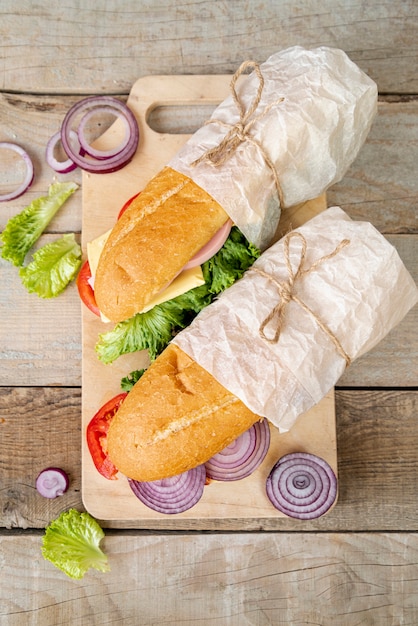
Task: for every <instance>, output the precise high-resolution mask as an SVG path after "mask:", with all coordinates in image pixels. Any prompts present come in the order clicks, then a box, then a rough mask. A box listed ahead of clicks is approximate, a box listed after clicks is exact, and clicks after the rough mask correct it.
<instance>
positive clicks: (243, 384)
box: [173, 207, 418, 431]
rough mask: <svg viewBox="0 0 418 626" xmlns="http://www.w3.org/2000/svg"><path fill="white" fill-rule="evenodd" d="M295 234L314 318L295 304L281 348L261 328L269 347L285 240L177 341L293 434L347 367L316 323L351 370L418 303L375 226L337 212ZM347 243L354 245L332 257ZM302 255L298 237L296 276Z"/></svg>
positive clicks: (293, 256)
mask: <svg viewBox="0 0 418 626" xmlns="http://www.w3.org/2000/svg"><path fill="white" fill-rule="evenodd" d="M292 233H300V234H302V235H303V237H304V238H305V240H306V257H305V260H304V261H303V268H304V269H308V270H309V268H311V271H308V272H307V273H305V274H303V275H301V276H300V277H299V278H297V279H296V280H295V281H294V285H293V290H294V295H295V296H296V297H297V298H299V299H300V302H302V303H303V304H304V305H307V306H308V307H309V308H310V310H311V311H312V314H311V313H310V312H307V311H306V310H305V309H304V308H303V306H301V304H299V302H297V301H294V300H292V299H291V300H290V301H289V302H288V304H287V306H286V308H285V311H284V316H283V317H282V318H281V319H282V322H283V325H282V328H281V333H280V337H279V338H278V340H277V341H276V342H274V341H273V342H270V341H269V340H271V338H272V336H273V335H274V331H275V327H276V326H277V323H278V320H277V319H276V317H273V319H272V320H271V321H270V322H269V323H268V324H267V325H266V327H265V328H264V333H265V336H266V337H267V339H266V338H263V336H262V335H261V334H260V327H262V324H263V322H264V321H265V320H266V319H268V316H269V314H270V313H271V312H272V310H273V309H274V307H275V306H276V305H277V304H280V302H281V298H280V296H279V288H278V284H279V285H283V284H286V282H288V281H289V273H288V268H287V266H286V263H285V256H284V252H285V239H286V238H283V239H281V240H280V241H278V242H277V243H276V244H274V245H273V246H272V247H271V248H269V249H268V250H267V251H265V252H264V253H263V254H262V255H261V257H260V258H259V259H258V260H257V261H256V262H255V264H254V266H253V267H252V268H251V269H250V270H248V271H247V272H246V273H245V274H244V276H243V278H242V279H241V280H239V281H238V282H236V283H235V284H234V285H232V287H230V288H229V289H227V290H226V291H225V292H224V293H223V294H222V295H221V296H220V297H219V299H218V300H216V301H215V302H214V303H212V304H211V305H209V306H208V307H207V308H206V309H204V310H203V311H201V312H200V313H199V315H198V316H197V317H196V318H195V320H194V321H193V322H192V324H191V325H190V326H189V327H188V328H186V329H185V330H183V331H182V332H180V333H179V334H178V335H177V336H176V337H175V338H174V340H173V341H174V343H176V344H177V345H178V346H179V347H180V348H181V349H182V350H183V351H184V352H186V353H187V354H189V356H190V357H192V358H193V359H194V360H195V361H197V362H198V363H199V364H200V365H201V366H202V367H203V368H205V369H206V370H207V371H208V372H210V373H211V374H212V375H213V376H214V377H215V378H216V379H217V380H218V381H219V382H220V383H221V384H222V385H223V386H224V387H225V388H227V389H228V390H229V391H230V392H231V393H233V394H234V395H235V396H237V397H238V398H240V399H241V400H242V402H244V404H246V405H247V406H248V407H249V408H250V409H251V410H252V411H253V412H254V413H256V414H258V415H260V416H264V417H266V418H268V419H269V420H270V422H272V423H273V424H275V425H276V426H277V427H278V428H279V429H280V430H281V431H287V430H289V429H290V428H291V427H292V425H293V424H294V422H295V420H296V418H297V417H298V416H299V415H300V414H302V413H304V412H305V411H307V410H308V409H310V408H311V407H312V406H314V405H315V404H317V403H318V402H319V401H320V400H321V399H322V398H323V397H324V396H325V395H326V394H327V393H328V391H330V389H332V387H333V386H334V385H335V384H336V382H337V381H338V379H339V378H340V376H341V375H342V373H343V372H344V369H345V367H346V365H347V362H346V360H345V357H344V355H343V354H342V353H341V352H340V351H339V350H338V349H337V348H336V346H335V344H334V342H333V340H332V339H331V337H330V335H329V334H327V332H325V331H324V330H323V328H322V327H321V326H320V324H319V323H318V320H319V321H320V323H321V324H325V325H326V326H327V327H328V330H329V331H330V333H331V334H332V335H333V336H334V338H335V339H337V340H338V342H339V344H340V346H341V349H342V350H343V351H344V352H345V354H346V356H347V357H348V358H349V359H351V361H353V360H354V359H356V358H358V357H359V356H361V355H362V354H364V353H365V352H367V351H368V350H370V349H371V348H373V347H374V346H376V345H377V344H378V343H379V341H381V339H382V338H383V337H384V336H385V335H386V334H387V333H388V332H389V331H390V330H391V329H392V328H393V327H394V326H396V325H397V324H398V323H399V322H400V321H401V320H402V318H403V317H404V316H405V315H406V313H407V312H408V311H409V309H411V308H412V306H413V305H414V304H416V302H417V301H418V289H417V287H416V285H415V283H414V281H413V279H412V277H411V276H410V274H409V273H408V271H407V270H406V268H405V266H404V265H403V263H402V261H401V259H400V257H399V255H398V253H397V251H396V249H395V248H394V247H393V246H392V245H391V244H390V243H389V242H388V241H387V240H386V239H385V238H384V237H383V236H382V235H381V234H380V233H379V232H378V231H377V230H376V229H375V228H374V227H373V226H372V225H371V224H370V223H368V222H358V221H352V220H351V219H350V218H349V217H348V215H347V214H346V213H345V212H344V211H343V210H342V209H340V208H339V207H332V208H330V209H327V210H326V211H324V212H323V213H320V214H319V215H317V216H316V217H314V218H313V219H311V220H310V221H308V222H306V224H304V225H303V226H301V227H300V228H297V229H295V230H294V231H292ZM292 233H291V234H292ZM343 240H348V241H349V243H347V245H345V246H344V245H343V247H341V249H339V250H337V251H335V250H336V247H337V246H338V245H339V244H340V243H341V242H342V241H343ZM334 251H335V252H334ZM300 252H301V244H300V241H299V239H297V238H295V237H293V238H292V239H291V240H289V261H290V264H291V268H292V272H294V271H296V268H297V267H298V266H299V264H300ZM333 252H334V256H331V257H329V258H325V259H324V260H323V261H322V262H320V263H319V265H317V266H316V267H314V268H312V264H313V263H316V262H317V261H318V259H320V258H321V257H323V256H325V255H329V254H332V253H333ZM258 270H261V271H262V272H265V273H267V274H268V278H266V277H265V276H263V275H261V274H260V273H258ZM275 281H277V282H275Z"/></svg>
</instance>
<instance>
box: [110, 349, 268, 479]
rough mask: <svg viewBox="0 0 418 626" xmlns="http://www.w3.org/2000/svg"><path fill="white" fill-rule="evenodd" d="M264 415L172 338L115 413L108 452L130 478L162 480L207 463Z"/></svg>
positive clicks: (120, 469)
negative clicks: (243, 400)
mask: <svg viewBox="0 0 418 626" xmlns="http://www.w3.org/2000/svg"><path fill="white" fill-rule="evenodd" d="M260 419H262V418H260V417H259V416H258V415H256V414H254V413H252V412H251V411H250V410H249V409H248V408H247V407H246V406H245V405H244V404H243V403H242V402H241V401H240V400H239V399H238V398H237V397H236V396H234V395H233V394H231V393H230V392H229V391H227V390H226V389H225V387H223V386H222V385H220V384H219V383H218V382H217V381H216V380H215V378H213V376H212V375H211V374H209V372H207V371H206V370H205V369H203V368H202V367H201V366H200V365H198V364H197V363H196V362H195V361H193V359H191V358H190V357H189V356H188V355H187V354H185V353H184V352H183V351H182V350H181V349H180V348H178V347H177V346H176V345H175V344H170V345H169V346H168V347H167V348H166V349H165V350H164V351H163V352H162V353H161V354H160V356H159V357H158V358H157V359H156V360H155V361H154V363H153V364H152V365H151V367H149V368H148V370H147V371H146V372H145V373H144V374H143V376H142V377H141V379H140V380H139V381H138V382H137V383H136V385H135V386H134V387H133V389H132V390H131V391H130V393H129V395H128V396H127V398H126V400H125V401H124V403H123V404H122V406H121V407H120V409H119V410H118V412H117V414H116V415H115V417H114V418H113V419H112V421H111V424H110V427H109V431H108V435H107V447H108V455H109V458H110V459H111V461H112V462H113V463H114V464H115V466H116V467H117V468H118V469H119V471H120V472H122V473H123V474H125V475H126V476H127V477H129V478H133V479H135V480H139V481H152V480H160V479H162V478H167V477H169V476H175V475H177V474H180V473H181V472H185V471H187V470H189V469H192V468H193V467H196V466H198V465H201V464H202V463H205V462H206V461H208V460H209V459H210V458H211V457H212V456H213V455H214V454H216V453H217V452H220V451H221V450H223V449H224V448H225V447H226V446H228V445H229V444H230V443H232V441H234V439H236V438H237V437H238V436H239V435H241V434H242V433H244V432H245V431H246V430H247V429H248V428H250V426H252V424H254V423H255V422H257V421H259V420H260Z"/></svg>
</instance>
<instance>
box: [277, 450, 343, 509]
mask: <svg viewBox="0 0 418 626" xmlns="http://www.w3.org/2000/svg"><path fill="white" fill-rule="evenodd" d="M266 491H267V496H268V497H269V499H270V501H271V503H272V504H273V506H275V507H276V509H278V510H279V511H281V512H282V513H284V514H285V515H287V516H289V517H294V518H296V519H301V520H310V519H315V518H317V517H320V516H321V515H323V514H324V513H326V512H327V511H328V510H329V509H330V507H331V506H332V504H334V502H335V500H336V497H337V491H338V481H337V477H336V476H335V474H334V472H333V470H332V468H331V467H330V466H329V465H328V463H327V462H326V461H324V459H321V458H320V457H318V456H315V455H314V454H309V453H307V452H295V453H293V454H287V455H285V456H283V457H282V458H281V459H279V461H277V463H276V464H275V466H274V467H273V469H272V470H271V472H270V474H269V476H268V478H267V483H266Z"/></svg>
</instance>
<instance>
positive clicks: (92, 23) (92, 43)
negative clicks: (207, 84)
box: [0, 0, 418, 94]
mask: <svg viewBox="0 0 418 626" xmlns="http://www.w3.org/2000/svg"><path fill="white" fill-rule="evenodd" d="M416 18H417V5H416V2H414V0H395V1H393V2H384V3H382V2H380V1H379V0H370V1H369V2H367V3H359V2H357V1H355V0H347V1H345V2H338V3H336V2H333V1H332V0H326V2H317V1H316V2H304V1H301V0H298V2H296V3H295V2H285V1H284V0H282V1H281V2H280V3H277V1H276V0H267V1H265V2H263V3H257V4H254V3H253V2H245V3H243V2H239V0H229V1H228V2H227V3H225V2H223V1H221V0H215V1H212V2H210V3H209V4H208V5H207V6H205V7H203V8H202V4H201V2H197V1H192V2H188V3H187V4H185V5H179V4H178V3H177V2H175V1H174V0H164V1H162V0H156V1H154V2H152V3H149V2H148V1H146V0H140V1H137V0H125V1H124V2H118V3H117V4H115V3H109V2H107V1H106V0H97V1H96V2H95V3H94V5H93V4H91V5H83V4H82V3H81V4H80V3H70V4H67V5H62V4H58V3H50V2H46V1H45V0H40V1H38V2H37V3H36V4H35V5H34V4H33V3H32V2H30V1H29V0H20V2H19V3H16V2H13V0H2V3H1V5H0V41H1V44H0V45H1V48H2V55H1V56H2V59H3V62H2V65H1V71H0V84H1V89H2V90H5V91H15V92H32V93H68V92H69V91H71V92H72V93H80V94H81V93H128V92H129V90H130V88H131V85H132V83H133V82H134V80H136V78H138V76H139V75H148V74H186V73H189V74H223V73H233V72H234V71H235V70H236V69H237V67H238V66H239V65H240V63H241V62H242V61H244V60H246V59H248V58H252V59H254V60H256V61H264V60H265V59H266V58H267V57H268V56H269V55H270V54H272V53H274V52H276V51H277V50H278V49H281V48H287V47H290V46H293V45H303V46H305V47H316V46H319V45H328V46H332V47H339V48H342V49H344V50H345V51H346V52H347V53H348V55H349V56H350V57H351V58H352V59H353V60H354V61H356V62H357V63H358V64H359V65H360V67H362V68H363V69H364V70H365V71H366V72H368V73H369V74H370V76H371V77H372V78H374V80H376V82H377V84H378V86H379V90H380V91H381V92H387V93H417V91H418V76H417V72H416V67H417V60H418V59H417V52H416V47H415V43H416V39H417V33H418V27H417V20H416ZM219 33H222V37H220V36H219ZM139 72H140V73H141V74H139Z"/></svg>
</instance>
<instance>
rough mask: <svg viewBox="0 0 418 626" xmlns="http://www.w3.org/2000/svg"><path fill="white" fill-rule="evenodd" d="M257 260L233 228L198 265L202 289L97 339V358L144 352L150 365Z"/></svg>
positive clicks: (257, 253) (108, 360) (255, 250)
mask: <svg viewBox="0 0 418 626" xmlns="http://www.w3.org/2000/svg"><path fill="white" fill-rule="evenodd" d="M259 256H260V250H258V248H256V247H255V246H253V245H252V244H250V243H249V242H248V241H247V240H246V239H245V237H244V235H243V234H242V233H241V232H240V231H239V230H238V228H237V227H236V226H234V227H233V228H232V229H231V232H230V235H229V237H228V239H227V241H226V242H225V244H224V246H223V247H222V248H221V250H219V251H218V252H217V253H216V254H215V255H214V256H213V257H212V258H211V259H209V261H206V263H204V264H203V265H202V272H203V277H204V279H205V284H204V285H201V286H200V287H195V288H194V289H190V291H188V292H186V293H184V294H182V295H180V296H177V297H176V298H173V299H172V300H169V301H168V302H164V303H162V304H158V305H157V306H155V307H154V308H153V309H151V310H150V311H147V312H146V313H137V314H136V315H134V316H133V317H131V318H129V319H128V320H125V321H123V322H119V324H117V325H116V326H115V327H114V328H113V329H112V330H111V331H109V332H107V333H103V334H101V335H99V340H98V342H97V344H96V352H97V355H98V358H99V359H100V361H102V362H103V363H106V364H109V363H113V362H114V361H115V360H116V359H117V358H118V357H119V356H121V355H122V354H127V353H130V352H136V351H138V350H148V354H149V357H150V360H151V361H153V360H154V359H155V358H156V357H157V356H158V354H160V353H161V352H162V351H163V350H164V348H165V347H166V346H167V345H168V343H169V342H170V341H171V339H172V338H173V337H174V336H175V335H176V334H177V333H178V332H180V331H181V330H182V329H183V328H186V327H187V326H189V324H190V323H191V322H192V320H193V319H194V318H195V317H196V315H197V314H198V313H199V311H201V310H202V309H203V308H205V307H206V306H208V305H209V304H210V303H211V302H212V301H213V300H214V299H215V297H216V296H217V295H218V294H219V293H221V292H222V291H224V290H225V289H227V288H228V287H230V286H231V285H232V284H233V283H234V282H235V281H236V280H238V279H239V278H241V276H242V275H243V273H244V272H245V270H247V269H248V268H249V267H251V265H252V264H253V263H254V262H255V260H256V259H257V258H258V257H259Z"/></svg>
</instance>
